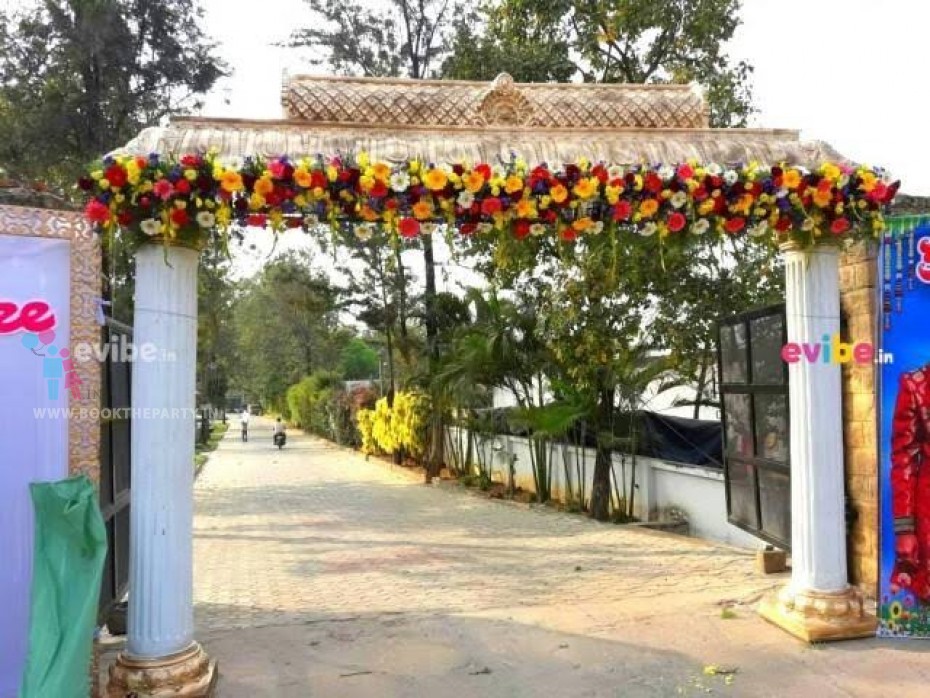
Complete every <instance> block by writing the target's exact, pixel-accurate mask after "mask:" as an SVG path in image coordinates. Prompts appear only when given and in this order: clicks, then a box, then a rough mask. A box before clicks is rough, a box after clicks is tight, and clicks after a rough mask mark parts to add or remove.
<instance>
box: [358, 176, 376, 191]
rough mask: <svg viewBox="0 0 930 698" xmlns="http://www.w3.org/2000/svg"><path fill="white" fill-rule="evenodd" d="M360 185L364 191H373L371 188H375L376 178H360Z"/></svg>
mask: <svg viewBox="0 0 930 698" xmlns="http://www.w3.org/2000/svg"><path fill="white" fill-rule="evenodd" d="M358 185H359V186H360V187H361V188H362V191H371V188H372V187H373V186H375V178H374V177H368V176H362V177H359V178H358Z"/></svg>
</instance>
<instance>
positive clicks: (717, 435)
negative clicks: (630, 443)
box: [474, 407, 723, 468]
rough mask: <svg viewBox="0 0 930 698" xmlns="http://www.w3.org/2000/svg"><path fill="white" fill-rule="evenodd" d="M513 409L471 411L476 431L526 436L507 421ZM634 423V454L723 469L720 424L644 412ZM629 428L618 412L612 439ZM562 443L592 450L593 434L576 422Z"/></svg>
mask: <svg viewBox="0 0 930 698" xmlns="http://www.w3.org/2000/svg"><path fill="white" fill-rule="evenodd" d="M515 409H516V408H512V407H498V408H495V409H484V410H475V411H474V416H475V417H476V418H477V421H478V422H479V423H480V425H481V426H480V431H483V432H485V433H495V434H509V435H511V436H524V437H525V436H528V435H529V431H530V430H529V429H527V428H526V427H525V426H523V425H522V424H520V422H519V420H511V419H509V417H510V415H511V413H512V412H513V411H514V410H515ZM635 421H636V424H637V447H636V452H637V454H639V455H641V456H649V457H651V458H659V459H662V460H667V461H672V462H675V463H684V464H686V465H703V466H706V467H712V468H722V467H723V465H722V463H723V432H722V430H721V426H720V422H717V421H710V420H703V419H688V418H686V417H671V416H669V415H663V414H658V413H656V412H647V411H645V410H640V411H638V412H637V413H636V420H635ZM630 425H631V420H630V414H629V412H626V413H621V412H618V413H617V414H616V416H615V419H614V436H615V437H616V438H617V439H620V440H628V439H629V438H630V433H629V432H630ZM565 441H567V442H568V443H571V444H578V445H581V446H587V447H588V448H595V447H596V446H597V432H596V430H595V429H592V428H591V427H590V425H587V424H585V423H584V422H583V421H578V422H576V423H575V424H574V425H573V426H572V428H571V429H569V431H568V433H567V434H566V435H565ZM615 450H616V451H617V452H620V451H622V450H624V449H623V448H622V447H618V448H616V449H615Z"/></svg>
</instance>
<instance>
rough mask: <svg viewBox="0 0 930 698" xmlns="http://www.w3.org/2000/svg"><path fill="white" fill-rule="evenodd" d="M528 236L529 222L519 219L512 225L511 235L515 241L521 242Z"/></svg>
mask: <svg viewBox="0 0 930 698" xmlns="http://www.w3.org/2000/svg"><path fill="white" fill-rule="evenodd" d="M529 234H530V222H529V221H528V220H526V219H524V218H521V219H520V220H518V221H517V222H516V223H514V224H513V235H514V237H515V238H517V240H522V239H523V238H525V237H526V236H527V235H529Z"/></svg>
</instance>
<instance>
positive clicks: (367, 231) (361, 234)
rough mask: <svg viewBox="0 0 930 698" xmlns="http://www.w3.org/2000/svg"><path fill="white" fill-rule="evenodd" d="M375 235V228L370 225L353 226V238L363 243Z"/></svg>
mask: <svg viewBox="0 0 930 698" xmlns="http://www.w3.org/2000/svg"><path fill="white" fill-rule="evenodd" d="M374 233H375V226H374V225H373V224H371V223H359V224H358V225H357V226H355V237H356V238H358V239H359V240H361V241H362V242H365V241H367V240H370V239H371V236H372V235H374Z"/></svg>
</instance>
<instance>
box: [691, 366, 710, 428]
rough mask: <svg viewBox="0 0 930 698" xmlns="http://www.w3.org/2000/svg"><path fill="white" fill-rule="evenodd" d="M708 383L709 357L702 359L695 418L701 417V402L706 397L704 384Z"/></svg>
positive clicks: (695, 401)
mask: <svg viewBox="0 0 930 698" xmlns="http://www.w3.org/2000/svg"><path fill="white" fill-rule="evenodd" d="M706 383H707V357H706V356H705V357H703V358H702V359H701V372H700V373H699V374H698V381H697V395H695V397H694V419H700V418H701V417H700V415H701V402H703V398H704V385H705V384H706Z"/></svg>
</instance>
